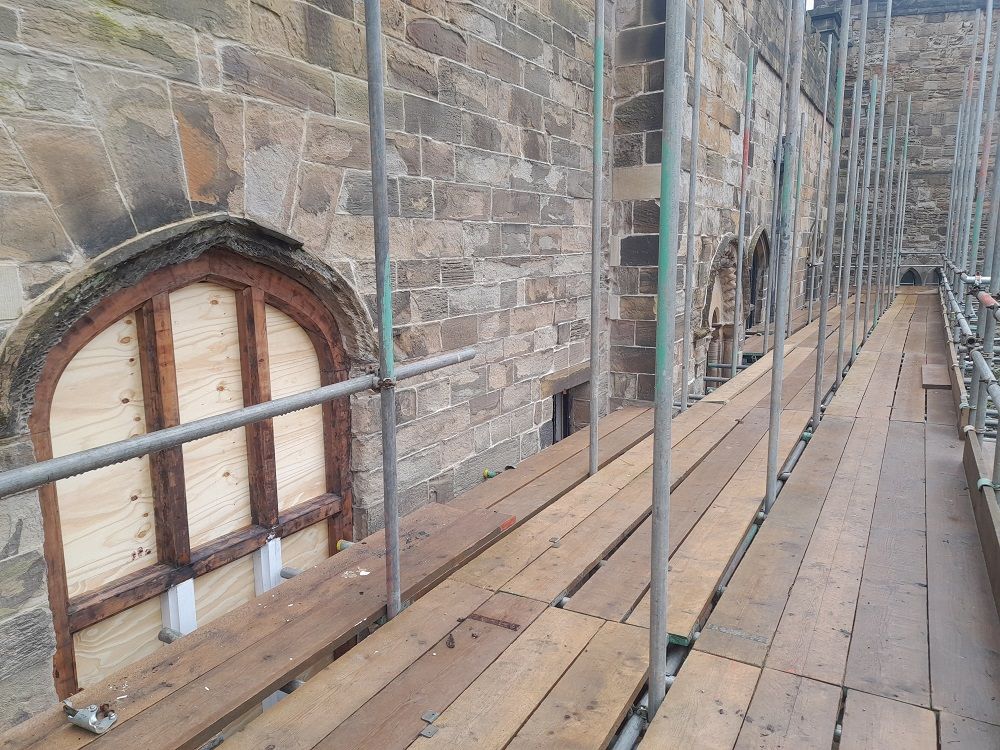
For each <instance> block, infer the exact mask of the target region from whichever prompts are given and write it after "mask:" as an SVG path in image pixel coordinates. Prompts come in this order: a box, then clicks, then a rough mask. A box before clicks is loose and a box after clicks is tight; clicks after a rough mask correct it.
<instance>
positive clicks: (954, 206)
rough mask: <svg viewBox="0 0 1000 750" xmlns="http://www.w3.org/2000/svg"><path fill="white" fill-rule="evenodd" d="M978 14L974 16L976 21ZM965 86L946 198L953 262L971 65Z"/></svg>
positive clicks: (948, 243)
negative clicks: (947, 196)
mask: <svg viewBox="0 0 1000 750" xmlns="http://www.w3.org/2000/svg"><path fill="white" fill-rule="evenodd" d="M978 18H979V16H978V15H977V16H976V19H977V21H978ZM965 79H966V80H965V88H964V90H963V92H962V102H961V105H960V106H959V109H958V126H957V128H956V130H955V158H954V160H953V161H952V171H951V188H950V191H949V192H950V195H949V199H948V226H947V232H946V234H945V257H946V258H948V260H950V261H951V262H952V263H955V261H956V258H955V247H956V246H957V245H958V238H957V234H958V232H957V229H956V226H957V216H958V204H959V201H960V200H961V195H962V187H961V186H962V184H963V180H962V168H963V165H964V159H963V157H964V155H965V131H966V129H967V123H968V120H969V100H970V99H971V98H972V66H968V67H967V68H966V71H965ZM945 273H946V274H949V273H950V274H952V278H951V281H952V289H954V288H955V285H956V283H957V282H956V280H955V276H954V273H953V272H952V271H950V270H947V269H946V270H945Z"/></svg>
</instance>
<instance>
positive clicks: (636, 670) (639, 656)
mask: <svg viewBox="0 0 1000 750" xmlns="http://www.w3.org/2000/svg"><path fill="white" fill-rule="evenodd" d="M648 667H649V633H648V631H646V630H642V629H641V628H634V627H632V626H631V625H622V624H620V623H616V622H607V623H605V624H604V625H602V626H601V629H600V630H599V631H597V635H595V636H594V637H593V638H592V639H591V641H590V643H588V644H587V647H586V648H584V650H583V653H581V654H580V656H579V657H577V659H576V661H574V662H573V664H572V665H571V666H570V668H569V669H568V670H567V671H566V673H565V674H564V675H563V676H562V679H560V680H559V682H557V683H556V685H555V687H554V688H552V691H551V692H550V693H549V694H548V695H547V696H545V700H543V701H542V702H541V704H539V706H538V708H536V709H535V711H534V713H532V715H531V718H529V719H528V720H527V722H525V724H524V726H523V727H521V729H520V731H519V732H518V733H517V735H516V736H515V737H514V739H513V740H512V741H511V743H510V744H509V745H507V747H508V748H509V749H510V750H527V749H528V748H552V747H558V748H560V749H561V750H562V749H565V750H589V749H590V748H601V747H606V746H607V745H608V744H609V743H610V741H611V739H612V738H613V737H614V734H615V732H616V731H617V729H618V727H619V725H620V724H621V722H622V720H623V719H624V718H625V715H626V714H627V713H628V710H629V708H631V706H632V704H633V703H634V702H635V699H636V696H637V695H638V693H639V690H640V689H641V688H642V685H643V683H644V682H645V681H646V673H647V670H648Z"/></svg>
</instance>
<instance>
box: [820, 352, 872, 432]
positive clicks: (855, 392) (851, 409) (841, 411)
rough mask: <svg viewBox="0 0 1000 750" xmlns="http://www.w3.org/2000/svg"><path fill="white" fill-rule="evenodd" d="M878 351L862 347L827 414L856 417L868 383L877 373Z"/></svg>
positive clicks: (827, 408) (827, 409)
mask: <svg viewBox="0 0 1000 750" xmlns="http://www.w3.org/2000/svg"><path fill="white" fill-rule="evenodd" d="M878 358H879V355H878V352H875V351H871V350H869V349H868V348H865V349H862V350H861V352H860V353H859V354H858V356H857V357H856V358H855V360H854V364H853V365H852V366H851V369H850V370H848V371H847V375H845V376H844V380H843V381H842V382H841V384H840V388H838V389H837V395H836V396H835V397H834V398H833V400H832V401H831V402H830V403H829V405H828V406H827V407H826V412H825V415H826V416H828V417H829V416H834V417H854V416H857V414H858V409H859V407H860V406H861V399H863V398H864V395H865V391H866V390H867V389H868V383H869V381H870V380H871V378H872V375H873V374H874V373H875V365H876V364H877V363H878Z"/></svg>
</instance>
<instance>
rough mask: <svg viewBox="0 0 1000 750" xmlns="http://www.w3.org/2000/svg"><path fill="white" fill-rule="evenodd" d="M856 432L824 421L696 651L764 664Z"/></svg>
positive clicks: (843, 422) (844, 422) (845, 423)
mask: <svg viewBox="0 0 1000 750" xmlns="http://www.w3.org/2000/svg"><path fill="white" fill-rule="evenodd" d="M853 428H854V420H851V419H848V418H844V417H828V418H826V419H824V420H823V423H822V424H821V426H820V428H819V429H818V430H817V431H816V434H815V435H814V437H813V438H812V440H810V441H809V444H808V446H807V447H806V450H805V451H804V453H803V454H802V457H801V458H800V459H799V463H798V465H797V466H796V468H795V469H794V470H793V471H792V475H791V477H790V478H789V480H788V482H786V484H785V486H784V488H783V489H782V491H781V493H780V494H779V495H778V500H777V502H776V503H775V505H774V507H773V508H772V509H771V513H770V515H769V516H768V519H767V521H766V522H765V523H764V524H763V526H761V529H760V531H759V532H758V535H757V537H756V538H755V539H754V543H753V544H752V545H751V546H750V548H749V550H748V552H747V556H746V557H745V558H744V559H743V562H742V564H741V565H740V566H739V567H738V568H737V569H736V573H735V574H734V575H733V577H732V579H731V580H730V582H729V585H728V586H727V587H726V590H725V592H724V593H723V595H722V597H721V598H720V599H719V602H718V604H717V605H716V607H715V609H714V611H713V612H712V614H711V616H710V617H709V619H708V622H706V623H705V627H704V628H703V630H702V634H701V638H699V640H698V641H697V644H696V646H695V647H696V648H698V649H700V650H704V651H708V652H711V653H714V654H716V655H718V656H725V657H729V658H734V659H738V660H740V661H745V662H747V663H749V664H755V665H757V666H762V665H763V663H764V657H765V655H766V653H767V650H768V647H769V645H770V643H771V640H772V639H773V637H774V633H775V630H776V628H777V627H778V622H779V620H780V617H781V613H782V611H783V609H784V607H785V603H786V601H787V597H788V593H789V589H790V588H791V586H792V582H793V581H794V579H795V576H796V573H797V572H798V569H799V564H800V563H801V560H802V556H803V554H804V553H805V550H806V546H807V544H808V541H809V538H810V536H811V534H812V531H813V527H814V525H815V523H816V519H817V518H818V516H819V513H820V508H821V507H822V504H823V500H824V498H825V496H826V494H827V492H828V491H829V489H830V486H831V483H832V482H833V481H834V477H835V473H836V467H837V466H838V464H839V461H840V459H841V456H842V454H843V453H844V450H845V446H846V445H847V443H848V440H849V437H850V435H851V433H852V431H853ZM856 450H858V449H856Z"/></svg>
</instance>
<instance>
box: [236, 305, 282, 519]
mask: <svg viewBox="0 0 1000 750" xmlns="http://www.w3.org/2000/svg"><path fill="white" fill-rule="evenodd" d="M236 310H237V320H238V323H237V325H238V328H239V334H240V370H241V375H242V380H243V403H244V405H246V406H250V405H251V404H259V403H262V402H264V401H270V400H271V373H270V368H269V362H268V352H267V316H266V313H265V307H264V293H263V292H262V291H261V290H260V289H259V288H258V287H247V288H246V289H243V290H241V291H239V292H237V295H236ZM245 429H246V439H247V463H248V471H249V477H250V512H251V515H252V518H253V522H254V523H255V524H257V525H258V526H263V527H265V528H273V527H274V526H276V525H277V523H278V476H277V472H276V469H275V457H274V422H273V421H272V420H270V419H268V420H265V421H263V422H256V423H254V424H251V425H247V427H246V428H245Z"/></svg>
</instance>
